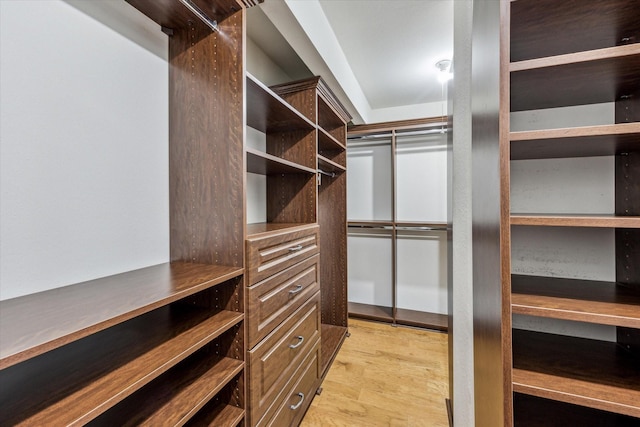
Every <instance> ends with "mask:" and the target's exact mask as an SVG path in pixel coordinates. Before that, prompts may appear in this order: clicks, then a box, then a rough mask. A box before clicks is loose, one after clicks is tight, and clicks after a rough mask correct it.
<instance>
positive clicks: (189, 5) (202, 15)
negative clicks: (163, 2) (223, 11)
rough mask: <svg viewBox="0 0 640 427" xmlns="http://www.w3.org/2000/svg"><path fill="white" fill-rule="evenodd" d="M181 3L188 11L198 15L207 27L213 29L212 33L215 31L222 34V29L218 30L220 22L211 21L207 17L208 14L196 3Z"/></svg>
mask: <svg viewBox="0 0 640 427" xmlns="http://www.w3.org/2000/svg"><path fill="white" fill-rule="evenodd" d="M180 3H182V4H183V5H184V6H185V7H186V8H187V9H189V10H190V11H191V12H192V13H193V14H194V15H196V16H197V17H198V18H200V20H201V21H202V22H204V23H205V24H207V26H208V27H209V28H211V30H212V31H215V32H216V33H219V32H220V28H218V21H216V20H215V19H211V18H209V17H208V16H207V14H206V13H204V11H203V10H202V9H200V7H198V5H197V4H195V3H194V2H192V1H191V0H180Z"/></svg>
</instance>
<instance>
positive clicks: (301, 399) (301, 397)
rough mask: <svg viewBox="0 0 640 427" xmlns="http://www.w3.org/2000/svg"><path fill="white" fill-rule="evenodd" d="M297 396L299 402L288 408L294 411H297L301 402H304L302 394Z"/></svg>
mask: <svg viewBox="0 0 640 427" xmlns="http://www.w3.org/2000/svg"><path fill="white" fill-rule="evenodd" d="M297 396H298V397H299V398H300V402H298V403H296V404H295V405H291V406H289V408H291V409H293V410H294V411H295V410H296V409H298V408H299V407H300V405H302V402H304V393H298V394H297Z"/></svg>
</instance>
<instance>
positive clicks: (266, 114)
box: [247, 73, 316, 133]
mask: <svg viewBox="0 0 640 427" xmlns="http://www.w3.org/2000/svg"><path fill="white" fill-rule="evenodd" d="M247 125H248V126H250V127H252V128H254V129H257V130H259V131H260V132H264V133H271V132H281V131H293V130H308V131H312V130H313V129H315V128H316V126H315V124H313V122H311V121H310V120H309V119H307V118H306V117H304V116H303V115H302V114H300V113H299V112H298V111H297V110H296V109H294V108H293V107H291V105H289V104H288V103H286V102H285V101H284V100H283V99H282V98H280V97H279V96H278V95H276V94H275V93H274V92H273V91H272V90H271V89H269V88H268V87H266V86H265V85H263V84H262V83H260V82H259V81H258V80H256V78H255V77H253V76H252V75H251V74H249V73H247Z"/></svg>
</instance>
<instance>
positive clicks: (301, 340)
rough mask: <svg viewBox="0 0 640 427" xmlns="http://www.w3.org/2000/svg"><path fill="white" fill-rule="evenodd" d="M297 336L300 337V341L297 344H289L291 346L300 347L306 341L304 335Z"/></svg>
mask: <svg viewBox="0 0 640 427" xmlns="http://www.w3.org/2000/svg"><path fill="white" fill-rule="evenodd" d="M296 338H297V339H298V343H297V344H289V348H298V347H300V346H301V345H302V343H303V342H304V337H303V336H302V335H298V336H297V337H296Z"/></svg>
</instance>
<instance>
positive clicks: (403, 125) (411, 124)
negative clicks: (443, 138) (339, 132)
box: [348, 117, 447, 136]
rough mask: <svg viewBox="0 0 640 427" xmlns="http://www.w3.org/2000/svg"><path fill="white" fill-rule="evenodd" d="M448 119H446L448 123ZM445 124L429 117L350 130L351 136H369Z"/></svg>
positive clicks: (437, 118) (359, 126)
mask: <svg viewBox="0 0 640 427" xmlns="http://www.w3.org/2000/svg"><path fill="white" fill-rule="evenodd" d="M446 120H447V117H444V122H446ZM442 123H443V117H427V118H421V119H411V120H398V121H393V122H380V123H372V124H366V125H350V126H349V128H348V131H349V135H350V136H351V135H353V136H357V135H367V134H376V133H386V132H391V131H392V130H397V131H400V130H415V129H422V128H424V127H431V126H434V125H440V124H442Z"/></svg>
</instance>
